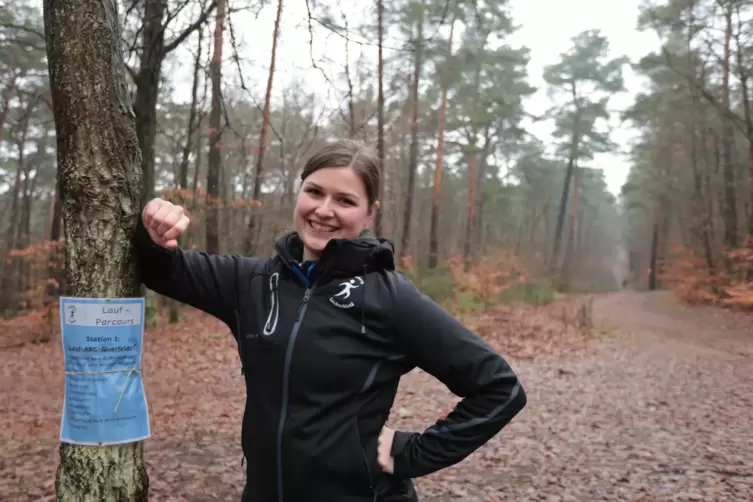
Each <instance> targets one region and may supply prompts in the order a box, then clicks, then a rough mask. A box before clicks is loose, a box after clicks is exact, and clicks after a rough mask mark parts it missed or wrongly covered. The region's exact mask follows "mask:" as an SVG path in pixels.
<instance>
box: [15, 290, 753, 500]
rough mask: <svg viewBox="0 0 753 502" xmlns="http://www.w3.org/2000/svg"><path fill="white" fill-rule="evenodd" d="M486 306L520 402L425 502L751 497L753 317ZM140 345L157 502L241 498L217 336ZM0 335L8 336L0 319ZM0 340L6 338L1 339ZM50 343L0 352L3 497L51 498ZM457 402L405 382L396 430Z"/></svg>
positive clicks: (230, 392)
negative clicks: (518, 385) (586, 313)
mask: <svg viewBox="0 0 753 502" xmlns="http://www.w3.org/2000/svg"><path fill="white" fill-rule="evenodd" d="M587 304H588V302H584V300H583V299H582V298H580V299H575V300H568V301H564V302H560V304H559V305H554V306H550V307H546V308H541V309H533V308H520V307H515V308H494V309H491V310H490V311H489V312H488V313H486V314H484V315H482V316H476V317H475V318H474V319H473V322H472V324H473V327H474V328H475V329H477V330H478V332H479V333H481V334H482V335H483V336H485V337H486V338H488V339H489V340H490V341H491V342H492V343H493V344H494V345H495V346H496V347H497V348H498V349H499V350H500V351H501V352H502V353H503V354H505V356H506V357H507V358H508V359H509V361H510V362H511V364H512V366H513V368H514V369H515V370H516V372H517V373H518V374H519V375H520V377H521V380H522V382H523V384H524V386H525V389H526V392H527V394H528V406H527V407H526V408H525V409H524V410H523V411H522V412H521V413H520V415H518V416H517V417H516V418H515V419H514V420H513V422H512V423H511V424H510V425H509V426H508V427H507V428H506V429H505V430H504V431H503V432H502V433H501V434H499V435H498V436H497V437H496V438H494V439H493V440H492V441H490V442H489V443H488V444H487V445H485V446H483V447H482V448H480V449H479V450H478V451H477V452H475V453H474V454H472V455H471V456H470V457H468V458H467V459H466V460H465V461H463V462H461V463H459V464H458V465H456V466H454V467H451V468H448V469H445V470H443V471H441V472H438V473H435V474H433V475H429V476H426V477H424V478H421V479H419V480H417V481H416V484H417V488H418V490H419V493H420V495H421V500H422V502H440V501H442V502H444V501H463V502H481V501H483V502H490V501H506V500H515V501H540V500H543V501H560V502H565V501H597V500H598V501H602V500H614V501H621V502H628V501H670V500H673V501H674V500H678V501H679V500H682V501H687V500H699V501H700V500H702V501H704V502H712V501H725V502H727V501H730V502H732V501H735V502H736V501H744V500H753V316H751V315H745V314H740V313H735V312H730V311H725V310H719V309H715V308H708V307H689V306H685V305H681V304H679V303H678V302H677V301H675V300H674V299H673V297H672V296H671V295H670V294H667V293H636V292H620V293H614V294H605V295H597V296H595V297H594V301H593V303H592V319H593V323H594V329H592V330H588V329H581V327H579V325H578V322H579V321H578V319H579V318H581V317H583V316H580V315H579V312H580V313H581V314H582V313H583V311H582V309H581V305H587ZM185 317H186V318H187V319H186V320H184V322H183V323H181V324H180V325H178V326H167V325H162V326H160V327H158V328H155V329H154V330H153V331H151V332H150V333H149V334H148V335H147V337H146V342H145V356H144V357H145V359H144V369H145V380H146V390H147V397H148V399H149V405H150V417H151V424H152V439H150V440H149V441H147V442H146V444H145V449H146V457H147V462H148V469H149V474H150V481H151V490H150V491H151V497H150V499H151V500H152V501H163V500H165V501H167V500H185V501H196V502H199V501H217V500H222V501H233V502H235V501H237V500H239V493H240V490H241V487H242V483H243V468H242V467H241V453H240V438H239V434H240V420H241V412H242V406H243V399H244V395H245V393H244V389H243V385H242V378H241V376H240V371H239V366H238V360H237V352H236V350H235V348H234V346H233V343H232V339H231V338H230V336H229V334H227V331H226V330H223V329H221V328H220V327H219V326H218V324H217V323H216V322H215V321H213V320H211V319H210V318H208V317H207V316H203V315H200V314H198V313H196V312H187V314H186V316H185ZM0 332H4V333H0V336H3V335H7V336H9V335H8V334H9V333H11V332H12V326H10V325H8V326H5V327H4V326H3V325H1V324H0ZM0 341H1V340H0ZM61 365H62V358H61V350H60V343H59V335H58V338H53V341H52V342H50V343H47V344H26V345H24V346H21V347H14V348H5V349H2V350H0V395H2V399H1V400H0V500H3V501H5V500H7V501H18V502H24V501H41V500H51V499H52V493H53V486H54V476H55V469H56V466H57V446H58V433H59V423H60V422H59V420H60V411H61V405H62V389H63V375H62V371H61ZM455 402H456V398H455V397H454V396H452V394H450V393H449V392H448V391H447V390H446V389H445V388H444V387H443V386H442V385H441V384H440V383H438V382H437V381H435V380H434V379H433V378H431V377H430V376H428V375H427V374H425V373H423V372H422V371H414V372H411V373H410V374H409V375H407V376H406V377H405V378H404V379H403V381H402V383H401V388H400V392H399V394H398V399H397V402H396V403H395V407H394V412H393V417H392V419H391V420H390V422H389V423H390V424H391V425H392V426H393V427H396V428H398V429H401V430H415V431H420V430H423V429H424V428H425V427H427V426H428V425H430V424H432V423H433V422H434V420H436V419H437V418H438V417H439V416H441V415H442V414H444V413H446V412H447V411H448V410H449V409H451V408H452V406H453V405H454V403H455Z"/></svg>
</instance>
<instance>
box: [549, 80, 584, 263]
mask: <svg viewBox="0 0 753 502" xmlns="http://www.w3.org/2000/svg"><path fill="white" fill-rule="evenodd" d="M572 93H573V100H574V101H575V102H577V99H576V95H577V93H576V90H575V88H574V87H573V90H572ZM579 114H580V111H579V110H576V112H575V124H574V128H573V129H574V130H573V138H572V142H571V145H570V156H569V157H568V159H567V171H566V172H565V183H564V184H563V186H562V197H561V199H560V208H559V212H558V213H557V226H556V227H555V230H554V250H553V251H552V256H551V257H550V262H549V270H550V272H554V271H556V270H557V269H558V268H559V263H558V262H559V254H560V246H561V245H562V230H563V227H564V226H565V214H566V213H567V197H568V195H569V193H570V181H571V180H572V178H573V170H574V169H575V162H576V160H577V156H578V147H579V143H580V137H579V124H580V115H579Z"/></svg>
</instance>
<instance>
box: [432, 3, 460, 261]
mask: <svg viewBox="0 0 753 502" xmlns="http://www.w3.org/2000/svg"><path fill="white" fill-rule="evenodd" d="M454 34H455V18H454V17H453V18H452V22H451V23H450V40H449V42H448V43H447V62H449V61H450V58H451V57H452V38H453V36H454ZM446 71H447V69H445V72H446ZM447 78H448V77H447V75H445V76H444V78H442V101H441V103H440V105H439V132H438V133H437V161H436V164H435V165H434V191H433V194H432V197H431V226H430V227H429V268H436V266H437V262H438V261H439V199H440V196H441V195H442V170H443V164H444V130H445V125H446V122H447Z"/></svg>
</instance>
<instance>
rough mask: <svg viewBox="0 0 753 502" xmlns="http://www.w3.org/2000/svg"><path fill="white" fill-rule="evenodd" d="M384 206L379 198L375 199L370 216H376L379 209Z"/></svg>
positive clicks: (370, 209)
mask: <svg viewBox="0 0 753 502" xmlns="http://www.w3.org/2000/svg"><path fill="white" fill-rule="evenodd" d="M380 207H382V206H381V204H380V203H379V201H378V200H375V201H374V203H373V204H372V205H371V208H369V216H372V217H373V216H374V215H375V214H376V212H377V211H379V208H380Z"/></svg>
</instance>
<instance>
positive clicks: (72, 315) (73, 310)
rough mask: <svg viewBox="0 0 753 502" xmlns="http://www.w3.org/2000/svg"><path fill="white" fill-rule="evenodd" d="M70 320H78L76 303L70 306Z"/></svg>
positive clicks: (73, 321)
mask: <svg viewBox="0 0 753 502" xmlns="http://www.w3.org/2000/svg"><path fill="white" fill-rule="evenodd" d="M68 322H70V323H75V322H76V306H75V305H69V306H68Z"/></svg>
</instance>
